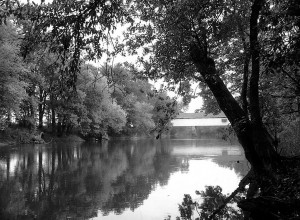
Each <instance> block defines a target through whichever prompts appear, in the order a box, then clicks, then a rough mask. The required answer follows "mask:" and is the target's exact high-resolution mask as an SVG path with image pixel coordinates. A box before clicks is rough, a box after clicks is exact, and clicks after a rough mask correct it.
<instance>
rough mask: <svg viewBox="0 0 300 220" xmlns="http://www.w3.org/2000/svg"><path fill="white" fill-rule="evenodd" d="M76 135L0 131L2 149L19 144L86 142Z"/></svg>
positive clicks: (20, 130)
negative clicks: (59, 135) (61, 135)
mask: <svg viewBox="0 0 300 220" xmlns="http://www.w3.org/2000/svg"><path fill="white" fill-rule="evenodd" d="M84 141H85V140H84V139H82V138H81V137H79V136H78V135H76V134H71V135H68V136H63V137H57V136H56V135H53V134H51V133H46V132H43V131H36V132H34V133H33V132H31V131H30V130H28V129H21V128H16V129H15V128H8V129H6V130H2V131H0V147H7V146H14V145H17V144H47V143H51V142H84Z"/></svg>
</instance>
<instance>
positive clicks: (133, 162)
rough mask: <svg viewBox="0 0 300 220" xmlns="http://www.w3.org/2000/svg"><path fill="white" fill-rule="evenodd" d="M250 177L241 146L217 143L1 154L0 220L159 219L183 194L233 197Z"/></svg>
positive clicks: (59, 147) (26, 149)
mask: <svg viewBox="0 0 300 220" xmlns="http://www.w3.org/2000/svg"><path fill="white" fill-rule="evenodd" d="M247 170H248V167H247V164H246V162H245V160H244V155H243V154H242V152H241V149H240V147H239V146H237V145H229V144H226V143H225V142H222V141H216V140H214V141H212V140H158V141H156V140H139V141H129V140H122V141H109V142H104V143H102V144H76V143H69V144H52V145H47V146H42V145H41V146H20V147H18V148H15V149H12V150H7V149H0V219H34V218H37V219H89V218H94V219H98V218H99V219H102V218H104V219H141V218H143V219H163V218H164V217H165V216H167V215H172V216H176V215H178V205H177V204H178V203H180V202H181V200H182V197H183V194H186V193H190V194H193V193H194V192H195V190H201V189H202V188H204V186H205V185H220V186H222V188H223V191H225V192H226V190H227V191H228V192H230V191H231V190H232V189H234V188H235V187H236V186H237V184H238V181H239V179H240V178H241V177H242V176H243V175H245V173H246V172H247Z"/></svg>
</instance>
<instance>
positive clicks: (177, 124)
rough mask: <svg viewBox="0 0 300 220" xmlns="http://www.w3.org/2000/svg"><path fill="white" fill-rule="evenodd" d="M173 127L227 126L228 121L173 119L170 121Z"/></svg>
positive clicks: (218, 119)
mask: <svg viewBox="0 0 300 220" xmlns="http://www.w3.org/2000/svg"><path fill="white" fill-rule="evenodd" d="M171 123H172V124H173V126H174V127H186V126H200V127H209V126H227V125H229V121H228V119H227V118H197V119H182V118H178V119H173V120H172V121H171Z"/></svg>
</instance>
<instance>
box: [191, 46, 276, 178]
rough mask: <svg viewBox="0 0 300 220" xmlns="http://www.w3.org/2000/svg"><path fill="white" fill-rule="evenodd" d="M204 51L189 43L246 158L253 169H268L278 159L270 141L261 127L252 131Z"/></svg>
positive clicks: (256, 170) (267, 170) (260, 170)
mask: <svg viewBox="0 0 300 220" xmlns="http://www.w3.org/2000/svg"><path fill="white" fill-rule="evenodd" d="M203 54H205V53H203V51H202V50H201V49H199V47H198V45H196V44H194V45H191V47H190V55H191V57H192V60H193V63H194V64H195V66H196V68H197V69H198V71H199V72H200V73H201V75H202V76H203V78H204V80H205V82H206V84H207V85H208V87H209V88H210V90H211V91H212V93H213V94H214V96H215V98H216V100H217V102H218V104H219V106H220V108H221V110H222V111H223V112H224V113H225V115H226V116H227V118H228V120H229V121H230V123H231V125H232V127H233V129H234V131H235V133H236V135H237V137H238V140H239V142H240V143H241V145H242V147H243V149H244V151H245V156H246V158H247V160H248V161H249V162H250V164H251V166H252V167H253V169H254V171H255V172H256V173H259V174H261V173H269V172H270V168H271V167H275V163H276V159H277V154H276V152H275V150H274V148H273V146H272V141H271V140H270V139H269V137H268V135H267V134H266V133H265V132H264V131H261V132H262V133H258V132H256V131H253V127H252V124H251V123H250V121H249V120H248V119H247V117H246V116H245V112H244V111H243V109H242V108H241V107H240V105H239V104H238V102H237V101H236V100H235V99H234V98H233V96H232V95H231V93H230V92H229V90H228V89H227V87H226V85H225V84H224V82H223V81H222V80H221V78H220V77H219V75H218V73H217V70H216V68H215V62H214V60H213V59H211V58H209V57H204V56H203ZM256 135H257V136H256ZM258 138H260V139H261V140H260V141H259V142H258V145H256V144H255V141H257V139H258Z"/></svg>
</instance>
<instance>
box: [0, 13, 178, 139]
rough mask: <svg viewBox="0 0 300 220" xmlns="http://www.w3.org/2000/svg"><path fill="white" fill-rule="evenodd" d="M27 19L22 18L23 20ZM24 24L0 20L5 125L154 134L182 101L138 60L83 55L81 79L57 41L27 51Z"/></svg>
mask: <svg viewBox="0 0 300 220" xmlns="http://www.w3.org/2000/svg"><path fill="white" fill-rule="evenodd" d="M22 22H23V21H22ZM24 29H25V30H26V26H25V25H18V24H16V20H15V19H12V18H11V19H7V21H6V24H4V23H3V24H2V25H1V26H0V40H1V42H0V47H1V55H0V63H1V64H0V65H1V66H0V71H1V78H0V85H1V87H0V88H1V93H0V94H1V96H0V98H1V104H0V105H1V106H0V108H1V111H0V119H1V130H4V129H5V128H6V127H9V126H11V125H13V124H18V126H20V127H23V128H27V129H29V130H31V132H36V130H37V129H38V128H39V129H42V130H44V131H48V132H51V133H53V134H57V135H58V136H62V135H68V134H71V133H74V132H75V133H79V134H81V135H83V136H84V137H87V138H88V137H95V138H101V137H102V138H106V137H107V135H108V133H109V134H112V135H118V134H119V133H122V134H126V135H149V134H150V133H151V132H154V133H156V132H155V131H156V130H157V129H165V128H166V127H168V125H167V122H168V120H169V118H170V117H168V116H167V115H166V114H173V115H174V116H175V114H176V112H177V110H178V109H177V108H178V107H177V102H176V101H175V100H173V99H171V98H169V97H168V96H167V95H166V92H164V91H162V90H161V91H157V90H156V89H155V88H154V87H153V86H152V85H151V84H150V83H149V82H148V80H147V79H146V78H145V77H142V76H139V75H138V74H135V72H137V70H135V69H134V67H133V66H129V65H125V64H116V65H114V66H111V65H108V64H105V63H104V64H103V65H102V66H101V67H95V66H93V65H92V64H88V63H87V62H86V61H84V60H81V61H80V66H79V67H78V72H77V73H76V83H75V84H74V85H72V86H69V84H68V81H69V80H70V78H69V77H70V75H66V74H65V72H64V70H62V69H63V68H68V64H69V63H66V62H68V61H66V60H65V58H66V57H67V55H66V54H67V52H64V53H65V54H63V56H62V55H61V54H60V53H58V52H56V51H55V48H54V49H52V47H55V46H57V45H56V44H55V46H53V45H51V44H50V43H48V42H46V43H44V42H39V43H38V44H36V46H35V47H34V48H32V49H31V50H30V51H27V52H26V53H27V54H26V56H22V51H23V50H24V47H26V45H25V44H26V43H27V42H26V41H27V40H28V39H27V38H26V36H24V33H23V32H24Z"/></svg>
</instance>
